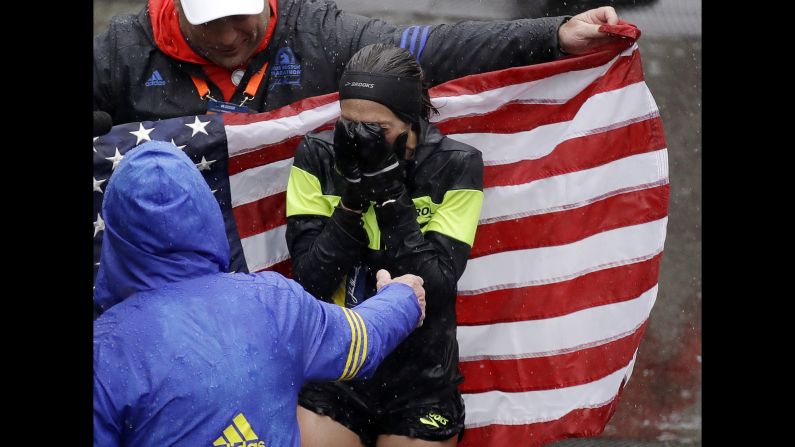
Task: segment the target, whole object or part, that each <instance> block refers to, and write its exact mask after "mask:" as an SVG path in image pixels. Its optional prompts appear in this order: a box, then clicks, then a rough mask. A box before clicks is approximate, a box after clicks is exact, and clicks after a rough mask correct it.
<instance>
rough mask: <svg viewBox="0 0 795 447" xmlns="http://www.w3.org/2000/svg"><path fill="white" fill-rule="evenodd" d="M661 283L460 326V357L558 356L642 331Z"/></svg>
mask: <svg viewBox="0 0 795 447" xmlns="http://www.w3.org/2000/svg"><path fill="white" fill-rule="evenodd" d="M657 289H658V286H657V285H654V287H652V288H651V289H649V290H647V291H645V292H643V293H642V294H641V295H640V296H639V297H637V298H634V299H631V300H628V301H622V302H618V303H612V304H605V305H603V306H596V307H591V308H588V309H583V310H580V311H577V312H573V313H570V314H568V315H563V316H560V317H554V318H545V319H541V320H530V321H517V322H510V323H495V324H486V325H478V326H458V345H459V358H460V359H461V361H476V360H484V359H493V360H505V359H510V358H531V357H545V356H550V355H559V354H566V353H569V352H573V351H576V350H579V349H585V348H590V347H594V346H600V345H603V344H605V343H609V342H611V341H614V340H617V339H619V338H622V337H625V336H627V335H629V334H631V333H633V332H635V330H637V329H638V328H639V327H640V326H641V325H642V324H643V323H644V322H645V321H646V319H647V318H648V317H649V312H651V308H652V306H653V305H654V301H655V299H656V297H657Z"/></svg>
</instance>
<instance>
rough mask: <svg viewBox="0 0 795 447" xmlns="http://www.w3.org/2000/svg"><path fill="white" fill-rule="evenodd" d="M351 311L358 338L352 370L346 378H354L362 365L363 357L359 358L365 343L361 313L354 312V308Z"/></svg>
mask: <svg viewBox="0 0 795 447" xmlns="http://www.w3.org/2000/svg"><path fill="white" fill-rule="evenodd" d="M349 312H350V313H351V318H353V324H354V325H355V326H356V334H357V335H358V337H357V338H356V349H355V350H354V351H353V363H352V364H351V371H350V373H349V374H348V377H346V378H345V380H350V379H352V378H353V376H355V375H356V371H357V370H358V369H359V367H360V366H361V363H360V360H361V359H360V358H359V353H360V352H361V350H362V343H363V340H362V325H363V323H362V322H361V320H359V318H358V317H359V315H358V314H357V313H356V312H354V311H352V310H349Z"/></svg>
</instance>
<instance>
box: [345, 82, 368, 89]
mask: <svg viewBox="0 0 795 447" xmlns="http://www.w3.org/2000/svg"><path fill="white" fill-rule="evenodd" d="M348 86H351V87H365V88H373V87H375V84H369V83H367V82H346V83H345V87H348Z"/></svg>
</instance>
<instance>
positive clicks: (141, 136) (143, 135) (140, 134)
mask: <svg viewBox="0 0 795 447" xmlns="http://www.w3.org/2000/svg"><path fill="white" fill-rule="evenodd" d="M153 130H155V128H154V127H153V128H151V129H144V124H143V123H138V130H136V131H135V132H130V133H131V134H133V135H135V138H138V140H137V141H136V142H135V145H136V146H137V145H139V144H141V141H143V140H147V141H152V139H151V138H149V134H150V133H151V132H152V131H153Z"/></svg>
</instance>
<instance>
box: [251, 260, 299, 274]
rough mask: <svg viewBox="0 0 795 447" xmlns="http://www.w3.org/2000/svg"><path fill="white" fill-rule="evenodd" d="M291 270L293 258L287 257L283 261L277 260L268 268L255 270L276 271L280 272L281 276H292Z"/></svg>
mask: <svg viewBox="0 0 795 447" xmlns="http://www.w3.org/2000/svg"><path fill="white" fill-rule="evenodd" d="M292 270H293V260H292V259H290V258H287V259H285V260H284V261H282V262H277V263H276V264H273V265H272V266H270V267H268V268H264V269H261V270H257V272H276V273H281V274H282V276H285V277H287V278H292V277H293V274H292ZM254 273H256V272H254Z"/></svg>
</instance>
